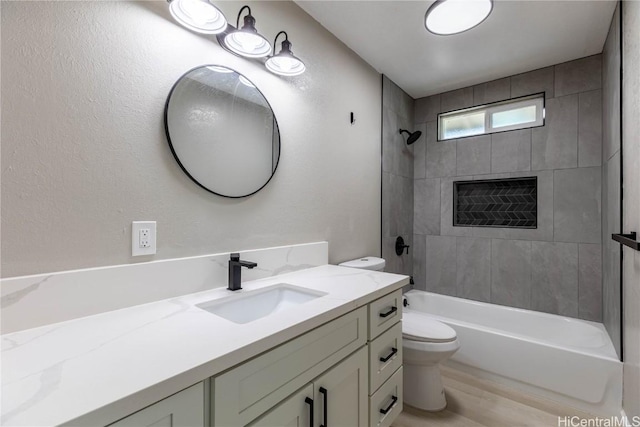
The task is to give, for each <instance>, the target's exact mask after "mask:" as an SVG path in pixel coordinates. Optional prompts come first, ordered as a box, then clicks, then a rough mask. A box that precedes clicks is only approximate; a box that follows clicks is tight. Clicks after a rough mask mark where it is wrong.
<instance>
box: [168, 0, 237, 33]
mask: <svg viewBox="0 0 640 427" xmlns="http://www.w3.org/2000/svg"><path fill="white" fill-rule="evenodd" d="M168 1H169V11H170V12H171V16H173V18H174V19H175V20H176V21H178V22H179V23H180V24H182V25H183V26H185V27H187V28H188V29H190V30H192V31H195V32H197V33H202V34H219V33H221V32H223V31H224V30H225V29H226V28H227V18H225V17H224V14H223V13H222V12H220V9H218V8H217V7H215V6H214V5H213V4H211V3H210V2H209V1H208V0H168Z"/></svg>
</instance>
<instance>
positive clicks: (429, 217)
mask: <svg viewBox="0 0 640 427" xmlns="http://www.w3.org/2000/svg"><path fill="white" fill-rule="evenodd" d="M413 199H414V204H413V210H414V214H413V215H414V217H413V218H414V219H413V230H414V231H413V232H414V233H415V234H432V235H438V234H440V179H439V178H434V179H417V180H415V181H414V193H413Z"/></svg>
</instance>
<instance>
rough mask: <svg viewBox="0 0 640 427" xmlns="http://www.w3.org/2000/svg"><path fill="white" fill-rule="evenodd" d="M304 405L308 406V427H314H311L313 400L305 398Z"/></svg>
mask: <svg viewBox="0 0 640 427" xmlns="http://www.w3.org/2000/svg"><path fill="white" fill-rule="evenodd" d="M304 403H306V404H307V405H309V427H314V426H313V399H312V398H310V397H307V398H305V399H304Z"/></svg>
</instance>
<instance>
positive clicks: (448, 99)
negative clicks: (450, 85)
mask: <svg viewBox="0 0 640 427" xmlns="http://www.w3.org/2000/svg"><path fill="white" fill-rule="evenodd" d="M471 106H473V87H466V88H464V89H458V90H452V91H451V92H445V93H442V94H440V112H441V113H446V112H449V111H453V110H459V109H461V108H467V107H471Z"/></svg>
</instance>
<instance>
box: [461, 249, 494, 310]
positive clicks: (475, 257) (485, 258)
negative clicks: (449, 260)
mask: <svg viewBox="0 0 640 427" xmlns="http://www.w3.org/2000/svg"><path fill="white" fill-rule="evenodd" d="M456 248H457V251H456V252H457V276H456V278H457V295H458V296H459V297H462V298H468V299H472V300H476V301H485V302H490V301H491V240H490V239H477V238H470V237H457V238H456Z"/></svg>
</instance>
